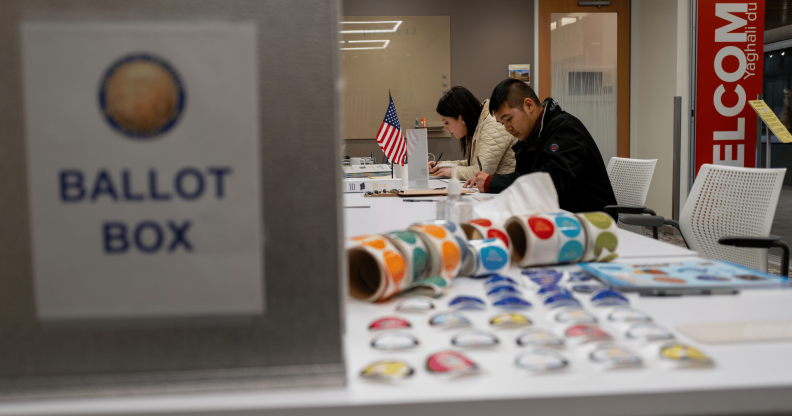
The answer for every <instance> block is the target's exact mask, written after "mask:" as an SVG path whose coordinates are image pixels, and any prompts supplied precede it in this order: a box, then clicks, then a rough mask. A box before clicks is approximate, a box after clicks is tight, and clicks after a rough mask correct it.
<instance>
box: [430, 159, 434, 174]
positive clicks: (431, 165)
mask: <svg viewBox="0 0 792 416" xmlns="http://www.w3.org/2000/svg"><path fill="white" fill-rule="evenodd" d="M434 165H435V162H434V161H431V162H429V173H432V168H433V167H434Z"/></svg>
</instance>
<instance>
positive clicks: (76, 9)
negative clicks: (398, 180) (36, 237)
mask: <svg viewBox="0 0 792 416" xmlns="http://www.w3.org/2000/svg"><path fill="white" fill-rule="evenodd" d="M339 9H340V6H339V4H338V2H337V1H326V0H304V1H300V2H293V1H289V0H249V1H242V0H217V1H195V0H136V1H127V0H105V1H90V0H57V1H44V0H24V1H23V0H8V1H3V2H0V91H2V93H1V94H0V194H2V198H0V357H3V359H2V360H0V398H6V399H7V398H19V397H23V396H30V395H38V394H47V395H60V396H63V395H84V394H113V393H118V392H163V391H194V390H196V389H199V390H205V389H229V388H231V389H235V388H262V387H263V388H267V387H274V386H309V385H312V386H315V385H341V384H343V383H344V380H345V374H344V366H343V351H342V343H341V335H342V319H341V315H342V312H341V302H342V292H341V290H342V280H341V279H340V276H341V275H342V268H343V264H342V261H341V258H342V257H341V250H342V244H341V241H342V237H341V236H342V226H341V225H342V221H341V204H340V196H341V192H340V191H341V184H340V179H339V176H338V175H328V174H327V173H328V172H336V171H337V170H338V166H337V161H338V160H339V159H340V156H341V152H340V146H339V143H340V110H339V109H340V99H339V93H338V90H337V85H338V83H337V81H338V77H339V70H338V68H339V61H338V40H337V36H338V35H337V33H338V12H339ZM30 21H33V22H78V21H91V22H118V21H121V22H147V21H221V22H244V23H251V22H252V23H255V25H256V28H257V51H258V54H259V56H258V80H259V91H258V101H259V110H260V111H259V114H260V116H259V122H258V124H259V129H260V135H259V138H260V146H259V147H260V158H259V160H260V165H261V168H260V170H261V181H260V183H261V194H262V195H263V197H262V200H263V204H262V205H263V212H262V213H261V215H262V218H263V227H262V228H263V230H264V236H263V241H264V243H263V253H262V256H263V259H264V261H263V263H264V273H263V274H264V276H265V277H266V278H265V280H264V282H265V287H264V290H263V291H264V294H265V301H264V305H265V311H264V313H263V314H261V315H257V316H255V315H254V316H248V317H238V318H216V317H211V316H209V317H206V318H202V317H192V318H185V319H181V318H172V317H171V318H167V319H156V318H148V319H101V320H82V321H70V322H68V323H52V322H44V321H41V320H39V319H37V317H36V312H35V311H36V305H35V302H34V285H33V268H32V263H33V259H32V256H33V253H32V249H31V246H32V240H31V231H30V230H31V225H30V221H31V213H30V202H29V192H30V183H29V178H28V176H27V159H26V139H25V127H24V116H25V115H24V110H23V108H24V105H23V101H24V98H23V87H22V85H23V83H22V80H23V79H22V78H23V71H22V68H21V46H20V23H21V22H30ZM298 161H299V162H306V161H310V163H299V162H298ZM296 166H297V167H296ZM284 172H289V174H288V176H287V177H284V175H283V173H284ZM299 183H303V184H305V183H311V184H312V185H314V186H311V190H310V192H296V191H294V189H295V188H296V186H295V184H299Z"/></svg>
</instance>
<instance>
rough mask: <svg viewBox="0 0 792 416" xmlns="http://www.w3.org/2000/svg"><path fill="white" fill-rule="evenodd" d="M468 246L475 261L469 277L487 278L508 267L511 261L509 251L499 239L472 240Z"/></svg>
mask: <svg viewBox="0 0 792 416" xmlns="http://www.w3.org/2000/svg"><path fill="white" fill-rule="evenodd" d="M469 245H470V248H471V249H472V250H473V255H474V256H475V260H476V268H475V270H474V271H473V273H472V274H471V275H470V276H472V277H484V276H489V275H492V274H495V273H500V272H502V271H504V270H506V269H507V268H508V267H509V262H510V260H511V259H510V256H509V249H508V248H506V244H504V243H503V241H502V240H501V239H499V238H488V239H486V240H473V241H471V242H470V243H469Z"/></svg>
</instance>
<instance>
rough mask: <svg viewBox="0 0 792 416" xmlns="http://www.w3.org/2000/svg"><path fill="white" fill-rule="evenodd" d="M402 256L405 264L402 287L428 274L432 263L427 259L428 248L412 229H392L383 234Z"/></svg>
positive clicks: (422, 278) (425, 277) (426, 276)
mask: <svg viewBox="0 0 792 416" xmlns="http://www.w3.org/2000/svg"><path fill="white" fill-rule="evenodd" d="M385 237H387V238H388V239H389V240H390V242H391V243H393V244H394V245H395V246H396V247H397V248H398V249H399V251H400V252H401V254H402V256H404V261H405V263H406V264H407V267H406V269H405V273H406V277H405V279H404V281H405V282H406V283H405V284H404V287H408V286H409V285H410V284H412V283H413V282H419V281H421V280H424V279H427V278H428V277H429V276H430V272H431V267H432V264H431V263H430V261H429V249H428V248H426V243H424V241H423V239H421V237H419V236H418V235H416V233H415V232H413V231H393V232H390V233H388V234H385Z"/></svg>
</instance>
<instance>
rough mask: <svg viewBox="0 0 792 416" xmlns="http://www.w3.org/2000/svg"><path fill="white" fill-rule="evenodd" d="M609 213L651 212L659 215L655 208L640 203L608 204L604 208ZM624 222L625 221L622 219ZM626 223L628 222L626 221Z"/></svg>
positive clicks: (650, 213)
mask: <svg viewBox="0 0 792 416" xmlns="http://www.w3.org/2000/svg"><path fill="white" fill-rule="evenodd" d="M604 210H605V212H607V213H608V214H649V215H657V214H656V213H655V212H654V211H653V210H651V209H649V208H646V207H644V206H639V205H633V206H631V205H606V206H605V208H604ZM622 222H624V221H622ZM625 224H626V223H625Z"/></svg>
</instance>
